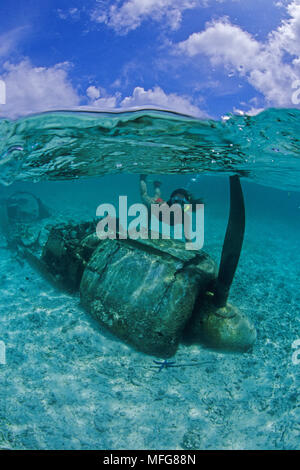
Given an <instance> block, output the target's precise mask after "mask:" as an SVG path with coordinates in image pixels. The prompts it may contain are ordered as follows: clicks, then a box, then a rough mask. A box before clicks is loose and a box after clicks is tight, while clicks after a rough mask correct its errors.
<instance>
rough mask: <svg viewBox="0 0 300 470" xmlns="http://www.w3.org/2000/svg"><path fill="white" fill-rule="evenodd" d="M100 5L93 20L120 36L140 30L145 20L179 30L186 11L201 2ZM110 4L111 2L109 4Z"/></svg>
mask: <svg viewBox="0 0 300 470" xmlns="http://www.w3.org/2000/svg"><path fill="white" fill-rule="evenodd" d="M99 3H100V5H99V6H98V7H97V8H96V9H95V10H94V11H93V12H92V14H91V19H92V20H93V21H96V22H97V23H105V24H107V25H108V26H109V27H111V28H113V29H114V30H115V31H116V32H117V33H119V34H127V33H128V32H129V31H132V30H134V29H136V28H138V27H139V26H140V25H141V23H142V22H143V21H144V20H147V19H148V20H149V19H150V20H153V21H162V20H164V21H166V23H167V24H168V26H169V27H170V28H171V29H174V30H175V29H177V28H178V27H179V26H180V23H181V20H182V13H183V12H184V11H185V10H189V9H191V8H195V7H196V6H197V5H198V4H199V3H202V1H201V0H126V1H125V2H123V3H122V5H120V6H119V3H120V2H115V3H114V4H113V5H110V6H109V5H108V4H107V2H99ZM109 3H110V2H109Z"/></svg>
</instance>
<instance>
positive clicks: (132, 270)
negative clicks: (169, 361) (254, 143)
mask: <svg viewBox="0 0 300 470" xmlns="http://www.w3.org/2000/svg"><path fill="white" fill-rule="evenodd" d="M21 196H22V195H20V194H19V195H18V197H15V198H14V197H12V198H11V199H10V200H8V201H2V204H1V214H2V215H1V219H2V226H3V225H7V227H8V228H7V229H6V235H7V238H8V239H9V242H10V243H9V245H10V246H11V247H14V248H15V247H17V249H18V251H19V252H20V253H21V254H22V255H23V256H24V257H25V258H26V259H27V260H28V261H29V262H30V263H31V265H33V266H34V267H35V268H37V269H38V271H39V272H40V273H42V274H43V275H44V276H45V277H46V278H47V279H48V280H49V281H51V282H52V283H53V284H55V285H56V286H58V287H60V288H61V289H63V290H65V291H67V292H73V293H76V292H79V293H80V299H81V304H82V305H83V306H84V308H85V309H86V310H87V311H89V312H90V313H91V314H92V316H93V317H94V318H95V319H96V320H97V321H99V323H100V324H101V325H103V326H104V327H105V328H107V329H108V330H109V331H110V332H112V333H113V334H114V335H116V336H117V337H118V338H120V339H122V340H123V341H125V342H126V343H128V344H130V345H132V346H133V347H135V348H136V349H138V350H140V351H143V352H145V353H147V354H150V355H154V356H158V357H163V358H168V357H171V356H173V355H174V354H175V353H176V350H177V347H178V344H179V342H180V341H185V342H186V343H193V344H195V343H196V344H197V343H198V344H203V345H205V346H207V347H211V348H216V349H218V350H223V351H247V350H249V349H250V348H251V346H252V344H253V343H254V341H255V339H256V330H255V328H254V326H253V325H252V324H251V323H250V321H249V319H248V318H247V317H246V316H245V315H244V314H242V313H241V312H240V311H239V309H238V308H236V307H234V306H232V305H231V304H229V303H227V299H228V295H229V291H230V286H231V283H232V281H233V277H234V274H235V270H236V267H237V264H238V261H239V256H240V252H241V248H242V244H243V237H244V229H245V208H244V199H243V193H242V188H241V184H240V180H239V177H238V176H237V175H235V176H231V177H230V214H229V220H228V226H227V231H226V236H225V240H224V245H223V251H222V257H221V262H220V267H219V270H217V266H216V264H215V262H214V261H213V259H212V258H211V257H210V256H209V255H208V254H206V253H205V252H204V251H202V250H198V251H188V250H186V249H185V244H184V243H183V242H181V241H178V240H170V239H168V240H164V239H154V240H145V239H138V240H130V239H120V238H118V237H117V238H116V239H109V238H107V239H105V240H100V239H99V237H98V236H97V235H96V233H95V222H94V221H93V222H86V223H80V224H77V225H74V224H59V225H55V226H53V227H51V229H50V232H49V235H48V238H47V240H46V241H45V243H44V244H43V248H42V254H41V256H37V255H36V253H35V245H36V241H35V242H33V243H31V244H25V243H24V242H23V241H22V239H21V237H17V235H16V233H18V230H20V227H19V226H18V227H17V229H16V225H15V226H14V227H13V230H12V228H11V227H10V225H13V224H16V214H17V211H18V210H21V209H20V207H22V204H23V205H24V201H25V206H26V204H27V213H29V212H30V211H29V208H28V204H29V206H30V203H31V205H33V206H34V208H35V212H34V214H35V218H36V219H38V218H42V217H46V216H47V214H46V210H45V207H44V206H43V205H42V203H41V201H40V200H39V199H37V198H35V197H34V196H33V195H31V196H30V195H28V193H27V194H26V195H25V193H24V194H23V199H22V197H21ZM30 199H31V200H30ZM22 201H23V202H22ZM12 202H13V204H12ZM28 211H29V212H28ZM23 212H24V211H23ZM25 212H26V207H25ZM23 216H24V214H23ZM23 221H24V217H23ZM31 222H32V220H30V218H28V219H27V221H25V222H23V224H24V223H25V224H26V223H27V224H30V223H31ZM19 225H20V224H19ZM22 230H23V231H24V227H22ZM12 233H14V236H13V237H14V239H13V242H12V239H11V238H12V236H11V235H10V234H12Z"/></svg>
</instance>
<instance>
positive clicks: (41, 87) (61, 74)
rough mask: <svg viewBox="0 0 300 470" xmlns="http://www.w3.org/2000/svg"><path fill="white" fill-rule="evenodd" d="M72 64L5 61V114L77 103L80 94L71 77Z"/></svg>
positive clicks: (33, 111)
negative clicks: (50, 65)
mask: <svg viewBox="0 0 300 470" xmlns="http://www.w3.org/2000/svg"><path fill="white" fill-rule="evenodd" d="M67 68H68V64H66V63H64V64H57V65H55V66H54V67H49V68H47V67H34V66H32V65H31V63H30V61H29V60H28V59H26V60H23V61H22V62H20V63H19V64H11V63H9V62H6V63H5V64H4V67H3V69H4V72H3V73H2V75H0V79H2V80H4V82H5V83H6V105H4V106H2V107H1V109H0V113H1V115H2V116H5V117H10V118H15V117H18V116H20V115H25V114H29V113H35V112H40V111H46V110H51V109H62V108H64V107H65V108H69V107H72V106H77V105H78V104H79V97H78V95H77V93H76V91H75V90H74V88H73V86H72V84H71V83H70V81H69V79H68V77H67Z"/></svg>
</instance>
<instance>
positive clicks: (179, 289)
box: [0, 108, 300, 450]
mask: <svg viewBox="0 0 300 470" xmlns="http://www.w3.org/2000/svg"><path fill="white" fill-rule="evenodd" d="M299 136H300V111H299V110H297V109H276V108H271V109H268V110H266V111H263V112H261V113H260V114H257V115H256V116H246V115H245V116H236V115H228V116H227V117H226V118H224V119H221V120H212V119H197V118H192V117H190V116H187V115H183V114H179V113H172V112H167V111H162V110H155V109H140V110H137V111H131V112H129V111H128V112H122V113H117V112H116V113H104V112H98V113H97V112H93V113H92V112H78V111H77V112H75V111H68V110H66V111H61V112H48V113H41V114H36V115H30V116H27V117H24V118H19V119H17V120H9V119H2V120H0V286H1V299H0V393H1V397H0V449H11V450H23V449H27V450H28V449H33V450H42V449H44V450H46V449H57V450H60V449H65V450H88V449H99V450H101V449H121V450H122V449H156V450H157V449H162V450H164V449H174V450H198V449H199V450H212V449H226V450H229V449H257V450H259V449H270V450H271V449H278V450H279V449H285V450H287V449H298V448H299V442H300V403H299V393H298V390H299V372H300V316H299V305H300V289H299V287H300V268H299V265H300V263H299V261H300V260H299V252H300V217H299V215H300V139H299ZM120 198H121V199H120ZM122 198H123V199H122ZM124 204H125V205H124ZM141 204H143V207H141ZM173 204H174V205H175V206H176V207H177V208H178V214H179V216H180V217H181V219H180V220H179V224H176V223H175V222H176V221H175V222H174V220H175V219H174V217H175V215H174V216H172V217H173V218H172V217H171V218H170V219H168V218H167V219H164V214H165V213H164V212H163V211H164V210H165V209H168V208H170V207H171V206H173ZM153 205H154V206H157V209H158V210H161V211H162V213H163V215H162V216H160V215H158V217H156V218H155V217H152V215H153V214H152V212H151V218H150V216H149V213H148V212H147V209H149V210H150V209H151V210H152V206H153ZM196 207H197V209H196ZM166 213H167V212H166ZM145 214H146V216H145V217H144V218H143V217H142V215H145ZM153 219H155V220H156V225H155V223H154V225H152V223H153ZM173 219H174V220H173ZM150 222H151V224H150ZM130 224H131V225H130ZM186 224H187V225H188V224H190V225H189V228H190V230H186V231H185V230H184V231H181V232H180V230H179V231H178V233H179V235H178V233H177V232H176V227H178V225H179V228H181V229H182V228H183V226H184V228H185V225H186ZM127 225H128V227H127ZM154 226H155V227H156V229H154V228H153V227H154ZM127 228H128V231H127ZM130 229H131V231H130ZM167 229H169V236H168V235H166V236H164V235H163V234H164V233H167ZM164 230H166V232H164ZM154 232H155V235H153V234H154ZM152 235H153V236H152ZM177 235H178V236H177Z"/></svg>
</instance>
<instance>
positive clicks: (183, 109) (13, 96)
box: [0, 59, 206, 119]
mask: <svg viewBox="0 0 300 470" xmlns="http://www.w3.org/2000/svg"><path fill="white" fill-rule="evenodd" d="M68 67H69V64H67V63H64V64H57V65H55V66H53V67H48V68H47V67H34V66H33V65H32V64H31V63H30V61H29V60H28V59H26V60H24V61H22V62H20V63H19V64H11V63H9V62H7V63H5V65H4V72H3V73H2V75H0V79H1V80H4V82H5V83H6V90H7V94H6V104H5V105H2V106H1V107H0V117H7V118H12V119H15V118H17V117H20V116H24V115H27V114H31V113H38V112H42V111H51V110H56V109H72V110H76V109H77V110H80V109H87V110H103V111H105V110H107V111H112V110H118V111H122V110H124V109H126V110H127V109H130V108H143V107H157V108H161V109H167V110H170V111H176V112H180V113H184V114H189V115H194V116H198V117H206V114H205V113H204V112H202V111H201V110H200V109H199V108H198V107H197V106H196V105H194V104H193V103H192V102H191V99H190V98H188V97H184V96H180V95H177V94H176V93H170V94H167V93H165V92H164V91H163V90H162V89H161V88H160V87H158V86H156V87H154V88H153V89H149V90H144V88H141V87H136V88H135V89H134V91H133V94H132V95H131V96H127V97H125V98H122V97H121V94H120V93H119V92H116V93H115V94H114V95H109V94H108V93H107V92H106V90H104V89H103V88H98V87H96V86H94V85H90V86H89V87H88V88H87V90H86V97H84V96H81V97H80V96H79V95H78V93H77V91H76V90H75V89H74V87H73V86H72V84H71V81H70V79H69V78H68V73H67V72H68ZM83 102H87V106H84V105H82V103H83Z"/></svg>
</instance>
